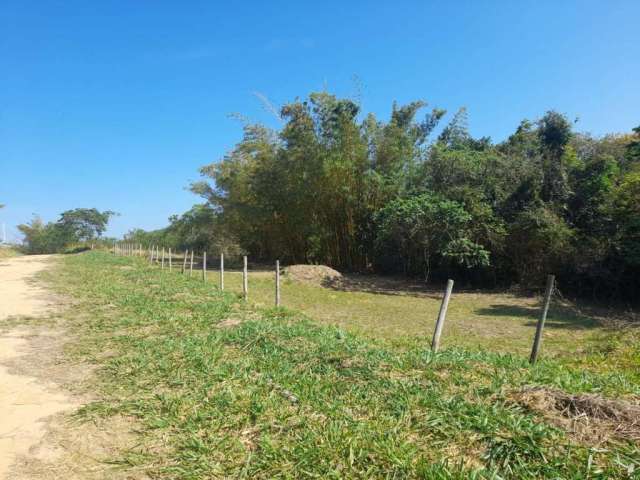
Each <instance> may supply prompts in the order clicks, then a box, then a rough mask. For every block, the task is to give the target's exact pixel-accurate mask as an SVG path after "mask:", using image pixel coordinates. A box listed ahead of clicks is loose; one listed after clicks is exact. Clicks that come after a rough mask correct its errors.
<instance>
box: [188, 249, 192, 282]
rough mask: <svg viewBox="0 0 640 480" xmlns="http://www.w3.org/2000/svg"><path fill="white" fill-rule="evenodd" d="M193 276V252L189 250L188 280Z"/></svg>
mask: <svg viewBox="0 0 640 480" xmlns="http://www.w3.org/2000/svg"><path fill="white" fill-rule="evenodd" d="M191 276H193V250H191V264H190V265H189V278H191Z"/></svg>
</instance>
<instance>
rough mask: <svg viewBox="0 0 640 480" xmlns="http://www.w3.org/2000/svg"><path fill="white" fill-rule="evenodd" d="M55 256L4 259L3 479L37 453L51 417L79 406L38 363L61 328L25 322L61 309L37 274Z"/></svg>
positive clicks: (0, 289)
mask: <svg viewBox="0 0 640 480" xmlns="http://www.w3.org/2000/svg"><path fill="white" fill-rule="evenodd" d="M51 261H52V258H51V256H48V255H38V256H25V257H16V258H10V259H3V260H0V479H9V478H15V477H14V475H13V474H12V473H11V472H12V468H13V465H14V464H15V463H16V462H17V461H18V460H24V459H25V458H28V457H29V456H33V455H36V454H37V452H36V450H38V449H37V448H36V446H37V445H38V444H39V443H40V442H41V441H42V439H43V437H44V435H45V433H46V431H47V422H46V421H47V419H48V418H49V417H51V416H52V415H54V414H57V413H60V412H64V411H69V410H71V409H73V408H74V407H75V406H76V405H75V404H74V401H73V400H72V399H71V398H70V397H69V396H68V394H66V393H65V392H64V391H62V390H61V389H60V387H59V386H58V385H56V384H55V383H53V382H51V381H49V380H47V379H46V377H45V376H43V375H42V374H41V373H42V372H38V371H37V370H38V363H37V362H35V363H34V358H36V359H41V360H42V361H43V363H46V360H47V358H46V357H47V356H50V355H51V350H50V349H49V348H48V347H47V345H48V344H50V343H51V342H50V341H49V340H51V339H53V338H54V337H55V336H56V334H57V333H59V332H55V331H53V330H49V331H47V330H46V329H43V328H38V329H33V328H30V327H25V326H20V317H25V316H27V317H40V316H46V315H47V314H50V313H51V312H52V311H54V310H55V309H56V306H57V302H56V300H55V297H53V296H52V295H51V294H50V293H49V292H47V290H46V289H44V288H43V287H42V286H41V285H40V284H39V282H37V280H35V279H34V278H33V276H34V275H35V274H36V273H38V272H39V271H41V270H42V269H45V268H47V267H48V266H49V265H50V263H51Z"/></svg>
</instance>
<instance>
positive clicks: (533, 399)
mask: <svg viewBox="0 0 640 480" xmlns="http://www.w3.org/2000/svg"><path fill="white" fill-rule="evenodd" d="M510 398H511V399H512V400H513V401H514V402H516V403H518V404H519V405H522V406H524V407H525V408H527V409H528V410H530V411H531V412H533V413H536V414H538V415H541V416H542V418H543V419H544V420H545V421H547V422H549V423H551V424H552V425H555V426H556V427H559V428H561V429H563V430H565V431H566V432H567V433H569V435H570V436H571V437H572V438H573V439H575V440H576V441H578V442H580V443H582V444H585V445H593V446H599V445H602V444H604V443H606V442H607V441H609V440H610V439H612V438H617V439H619V440H631V441H633V442H636V443H638V444H640V405H638V404H635V403H630V402H627V401H624V400H612V399H607V398H604V397H602V396H600V395H596V394H580V395H569V394H567V393H565V392H563V391H560V390H556V389H550V388H546V387H529V388H525V389H523V390H520V391H517V392H512V393H511V395H510Z"/></svg>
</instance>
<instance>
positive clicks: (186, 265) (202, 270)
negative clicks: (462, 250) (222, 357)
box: [111, 242, 564, 365]
mask: <svg viewBox="0 0 640 480" xmlns="http://www.w3.org/2000/svg"><path fill="white" fill-rule="evenodd" d="M111 252H112V253H113V254H114V255H116V256H131V257H143V258H144V257H146V259H147V261H148V262H149V264H151V265H155V266H158V267H159V268H160V269H161V270H165V269H166V270H168V271H169V272H172V271H173V270H174V269H175V268H176V266H174V265H178V266H179V269H180V273H181V274H182V275H188V276H189V278H193V277H194V273H195V274H196V275H199V276H200V279H201V281H202V282H205V283H206V282H208V281H209V278H208V273H209V272H210V271H211V270H210V269H209V268H208V267H209V266H211V265H213V264H214V263H217V265H218V269H217V271H218V275H219V277H218V284H217V287H218V289H219V290H220V291H224V290H225V284H224V278H225V261H226V262H227V267H228V266H229V265H230V264H229V260H230V259H229V258H225V255H224V253H220V254H219V256H218V258H217V259H216V260H213V259H211V258H210V259H209V263H207V252H206V251H203V252H202V254H201V255H197V254H196V253H195V252H194V250H188V249H187V250H184V251H183V252H175V251H172V249H170V248H169V249H167V248H165V247H160V246H159V245H149V246H147V247H146V248H144V247H143V245H142V244H140V243H129V242H114V244H113V248H112V249H111ZM174 260H178V263H177V264H176V263H175V261H174ZM180 261H181V262H182V264H181V265H180ZM240 268H241V272H242V298H243V300H244V301H245V302H248V300H249V262H248V257H247V256H246V255H244V256H242V259H241V260H240V258H239V256H238V258H234V257H231V269H232V270H231V271H238V270H240ZM226 271H227V272H229V271H230V270H229V269H227V270H226ZM262 271H263V272H264V271H265V269H262ZM198 272H199V273H198ZM272 272H273V278H274V286H275V288H274V306H275V307H276V308H280V307H281V306H282V302H281V284H280V282H281V280H280V277H281V275H280V274H281V266H280V260H276V261H275V265H274V266H273V270H272ZM453 285H454V281H453V280H452V279H449V280H448V281H447V285H446V288H445V291H444V294H443V296H442V301H441V304H440V310H439V312H438V317H437V319H436V324H435V328H434V332H433V337H432V341H431V351H432V352H433V353H437V352H438V349H439V347H440V337H441V335H442V331H443V327H444V324H445V320H446V316H447V309H448V306H449V301H450V299H451V295H452V292H453ZM554 296H557V297H559V298H560V299H564V296H563V295H562V293H561V292H560V290H559V289H558V287H557V284H556V280H555V275H547V282H546V288H545V292H544V297H543V303H542V309H541V311H540V316H539V318H538V322H537V324H536V331H535V336H534V338H533V345H532V347H531V355H530V356H529V363H530V364H531V365H535V363H536V362H537V360H538V357H539V354H540V350H541V347H542V336H543V331H544V325H545V322H546V319H547V315H548V313H549V308H550V306H551V302H552V299H553V297H554Z"/></svg>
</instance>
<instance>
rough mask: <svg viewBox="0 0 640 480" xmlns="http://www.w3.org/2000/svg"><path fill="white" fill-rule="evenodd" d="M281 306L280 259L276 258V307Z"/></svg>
mask: <svg viewBox="0 0 640 480" xmlns="http://www.w3.org/2000/svg"><path fill="white" fill-rule="evenodd" d="M279 306H280V260H276V307H279Z"/></svg>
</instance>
